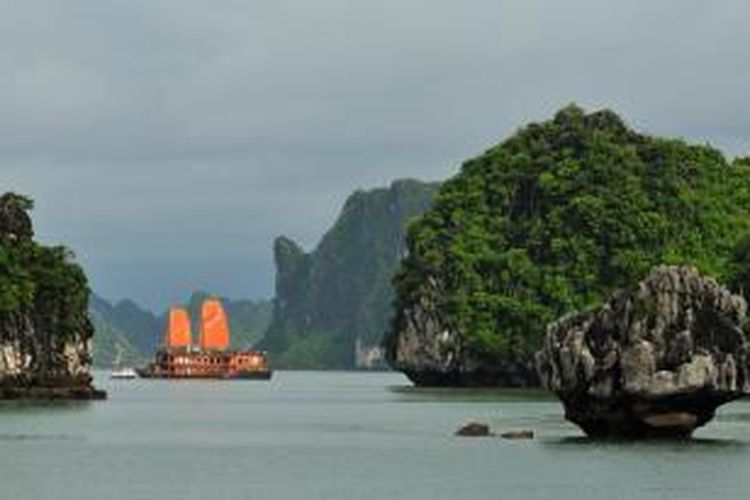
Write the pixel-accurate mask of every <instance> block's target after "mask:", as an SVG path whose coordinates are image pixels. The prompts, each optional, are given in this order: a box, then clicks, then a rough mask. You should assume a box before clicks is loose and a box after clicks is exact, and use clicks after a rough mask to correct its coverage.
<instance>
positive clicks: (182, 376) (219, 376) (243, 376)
mask: <svg viewBox="0 0 750 500" xmlns="http://www.w3.org/2000/svg"><path fill="white" fill-rule="evenodd" d="M136 373H138V376H139V377H140V378H147V379H172V380H271V377H272V376H273V372H272V371H270V370H269V371H258V372H237V373H215V374H214V373H211V374H209V373H168V372H163V371H160V370H154V369H151V368H148V367H147V368H138V369H137V370H136Z"/></svg>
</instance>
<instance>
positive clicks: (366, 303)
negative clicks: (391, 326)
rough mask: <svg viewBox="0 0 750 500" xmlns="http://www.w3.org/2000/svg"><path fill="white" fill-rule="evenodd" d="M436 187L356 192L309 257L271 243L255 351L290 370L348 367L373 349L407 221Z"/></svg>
mask: <svg viewBox="0 0 750 500" xmlns="http://www.w3.org/2000/svg"><path fill="white" fill-rule="evenodd" d="M438 188H439V185H438V184H436V183H425V182H419V181H416V180H410V179H405V180H398V181H394V182H393V183H392V184H391V185H390V186H389V187H387V188H378V189H373V190H369V191H357V192H355V193H354V194H352V195H351V196H349V198H348V199H347V200H346V203H345V204H344V207H343V208H342V210H341V213H340V215H339V217H338V218H337V220H336V222H335V224H334V225H333V227H331V229H330V230H328V231H327V232H326V234H325V235H324V236H323V238H322V239H321V241H320V243H319V244H318V245H317V246H316V247H315V249H314V250H313V251H312V252H309V253H308V252H305V251H304V250H303V249H302V248H301V247H300V246H299V245H297V244H296V243H295V242H294V241H293V240H291V239H289V238H285V237H279V238H278V239H277V240H276V241H275V243H274V260H275V262H276V296H275V298H274V304H273V315H272V319H271V324H270V326H269V328H268V331H267V333H266V336H265V338H264V340H263V341H262V343H261V345H260V347H261V348H263V349H266V350H267V351H268V352H269V354H270V356H271V360H272V362H273V364H274V365H275V366H277V367H290V368H326V369H331V368H336V369H353V368H355V367H356V357H355V353H356V346H357V344H359V345H360V347H365V348H373V347H374V346H379V345H380V343H381V339H382V336H383V332H384V331H385V330H386V329H387V327H388V321H389V320H390V318H391V317H392V316H393V307H392V302H393V296H394V290H393V287H392V285H391V278H392V276H393V273H394V271H395V270H396V268H397V267H398V264H399V261H400V260H401V259H402V258H403V256H404V253H405V252H406V248H405V242H404V239H405V233H406V226H407V224H408V222H409V221H410V220H411V219H412V218H414V217H416V216H419V215H421V214H422V213H424V211H425V210H427V209H428V208H429V207H430V206H431V205H432V202H433V200H434V197H435V194H436V193H437V190H438Z"/></svg>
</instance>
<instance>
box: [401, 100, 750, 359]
mask: <svg viewBox="0 0 750 500" xmlns="http://www.w3.org/2000/svg"><path fill="white" fill-rule="evenodd" d="M749 168H750V164H748V162H744V161H737V162H735V164H734V165H730V164H729V163H727V161H726V160H725V158H724V157H723V156H722V154H721V153H720V152H718V151H716V150H715V149H712V148H710V147H707V146H695V145H690V144H687V143H685V142H683V141H681V140H668V139H660V138H655V137H649V136H645V135H641V134H638V133H635V132H633V131H632V130H630V129H628V128H627V127H626V126H625V124H624V123H623V122H622V120H621V119H620V118H619V117H618V116H617V115H616V114H614V113H612V112H610V111H601V112H597V113H592V114H586V113H584V111H583V110H581V109H580V108H578V107H576V106H570V107H567V108H565V109H563V110H561V111H560V112H559V113H558V114H557V115H556V116H555V118H554V119H553V120H551V121H547V122H544V123H535V124H531V125H529V126H527V127H526V128H524V129H522V130H520V131H519V132H518V133H517V134H516V135H514V136H513V137H511V138H510V139H508V140H506V141H505V142H503V143H502V144H500V145H498V146H496V147H494V148H492V149H491V150H489V151H487V152H486V153H485V154H483V155H481V156H479V157H478V158H475V159H473V160H470V161H468V162H466V163H465V164H464V165H463V167H462V170H461V173H460V174H459V175H457V176H456V177H454V178H453V179H451V180H450V181H448V182H446V183H445V184H444V185H443V187H442V189H441V190H440V193H439V195H438V197H437V201H436V203H435V205H434V207H433V209H431V210H430V211H428V212H427V213H426V214H425V215H424V217H422V218H421V219H420V220H419V221H418V222H417V223H415V224H413V225H412V226H411V227H410V229H409V233H408V248H409V255H408V257H407V258H406V259H405V260H404V262H403V265H402V267H401V269H400V271H399V273H398V275H397V277H396V279H395V284H396V286H397V290H398V297H397V308H398V310H399V312H402V311H403V310H404V308H407V307H409V306H410V305H412V304H414V303H415V302H416V301H417V300H418V299H419V298H420V297H421V296H422V294H423V293H424V289H425V288H424V287H423V284H424V283H425V281H426V279H427V278H428V277H434V278H436V279H437V280H438V281H439V283H440V286H441V289H442V292H443V293H442V295H441V296H440V297H438V298H437V299H436V300H437V301H438V304H437V306H438V310H439V311H440V312H441V317H443V318H444V320H445V321H446V322H447V323H448V325H449V326H450V327H451V328H453V329H455V330H457V331H458V332H460V333H461V336H462V339H463V348H464V349H468V350H469V351H470V352H471V353H472V354H475V355H479V356H480V357H481V356H485V357H488V358H490V359H499V358H502V357H508V356H511V357H514V356H521V357H523V356H525V355H528V354H529V353H531V352H532V351H534V350H536V349H537V348H538V347H539V345H540V339H541V336H542V334H543V332H544V327H545V325H546V324H547V323H548V322H549V321H551V320H553V319H555V318H557V317H559V316H560V315H562V314H564V313H566V312H570V311H574V310H577V309H581V308H584V307H587V306H590V305H592V304H595V303H597V302H599V301H601V300H602V298H603V297H605V296H606V294H607V293H608V292H610V291H612V290H614V289H616V288H619V287H623V286H626V285H629V284H632V283H634V282H636V281H637V280H638V279H640V278H642V277H643V276H645V275H646V273H647V272H648V270H649V269H650V268H651V267H652V266H654V265H657V264H691V265H695V266H696V267H698V269H699V270H700V271H701V272H703V273H707V274H709V275H713V276H715V277H719V278H725V277H726V276H727V275H728V271H729V270H728V258H729V256H730V255H731V250H732V248H733V245H734V244H735V242H736V240H737V239H738V236H739V235H742V234H745V233H746V232H747V231H748V229H749V226H750V213H749V211H750V174H749ZM745 257H747V256H745ZM748 274H749V275H750V273H748ZM402 320H403V316H402V315H399V317H398V318H397V319H396V321H395V323H394V328H393V331H392V332H391V335H397V334H398V330H399V328H400V327H401V326H400V321H402ZM391 345H392V344H391Z"/></svg>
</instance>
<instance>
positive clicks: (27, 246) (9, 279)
mask: <svg viewBox="0 0 750 500" xmlns="http://www.w3.org/2000/svg"><path fill="white" fill-rule="evenodd" d="M32 207H33V204H32V202H31V200H30V199H28V198H25V197H23V196H18V195H15V194H12V193H9V194H6V195H4V196H2V197H0V399H15V398H45V399H99V398H104V397H105V396H106V395H105V393H104V392H102V391H98V390H96V389H94V387H93V386H92V384H91V380H92V379H91V375H90V374H89V370H90V367H91V356H90V354H89V348H90V346H89V344H90V341H91V337H92V335H93V327H92V325H91V322H90V321H89V318H88V316H87V314H86V304H87V302H88V295H89V289H88V286H87V282H86V276H85V275H84V273H83V270H82V269H81V268H80V267H79V266H78V265H77V264H75V263H73V262H72V254H71V253H70V252H69V251H68V250H66V249H65V248H63V247H46V246H42V245H39V244H38V243H36V242H35V241H33V239H32V237H33V230H32V226H31V219H30V217H29V216H28V211H29V210H31V208H32Z"/></svg>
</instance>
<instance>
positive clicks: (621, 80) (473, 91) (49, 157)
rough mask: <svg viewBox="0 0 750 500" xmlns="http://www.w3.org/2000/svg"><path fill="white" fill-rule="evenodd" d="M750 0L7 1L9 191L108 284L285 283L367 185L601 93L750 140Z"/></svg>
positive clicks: (0, 67)
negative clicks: (279, 250) (278, 252)
mask: <svg viewBox="0 0 750 500" xmlns="http://www.w3.org/2000/svg"><path fill="white" fill-rule="evenodd" d="M748 26H750V4H748V3H747V2H745V1H740V0H737V1H721V0H717V1H714V2H707V1H703V0H701V1H691V0H667V1H665V0H660V1H658V2H657V1H654V0H648V1H645V0H638V1H627V2H624V1H622V0H617V1H604V0H568V1H564V2H563V1H559V0H548V1H535V0H487V1H471V0H464V1H457V0H451V1H443V0H378V1H367V2H364V1H358V0H315V1H311V0H297V1H287V0H262V1H252V0H238V1H221V0H215V1H211V2H208V1H205V0H201V1H191V0H175V1H166V0H143V1H141V0H112V1H102V0H91V1H76V0H67V1H64V2H60V1H34V0H25V1H24V2H17V1H12V0H5V1H0V75H1V76H0V191H6V190H11V189H12V190H15V191H19V192H22V193H26V194H28V195H31V196H32V197H33V198H34V199H35V200H36V209H35V213H34V217H35V223H36V228H37V234H38V236H39V237H40V239H42V240H44V241H45V242H63V243H65V244H66V245H68V246H70V247H72V248H73V250H74V251H75V252H76V254H77V256H78V259H79V260H80V261H81V262H82V263H83V264H84V265H85V267H86V269H87V271H88V274H89V277H90V280H91V283H92V286H93V288H94V289H95V290H96V291H97V292H98V293H100V294H102V295H104V296H105V297H107V298H110V299H119V298H122V297H130V298H133V299H135V300H136V301H138V302H140V303H142V304H144V305H146V306H149V307H152V308H162V307H164V306H166V305H168V304H169V303H171V302H175V301H181V300H184V299H185V298H186V296H187V295H188V293H189V292H190V291H191V290H194V289H197V288H202V289H207V290H210V291H213V292H217V293H222V294H225V295H228V296H231V297H237V298H239V297H248V298H259V297H270V296H271V295H272V290H273V274H274V272H273V260H272V253H271V245H272V241H273V238H274V237H275V236H277V235H279V234H286V235H288V236H291V237H293V238H295V239H297V240H298V241H299V242H301V243H302V244H303V246H305V247H306V248H308V249H309V248H311V247H312V246H314V244H315V243H316V242H317V240H318V239H319V238H320V236H321V235H322V233H323V232H324V231H325V230H326V229H327V228H328V227H329V226H330V225H331V223H332V222H333V220H334V219H335V216H336V214H337V212H338V210H339V208H340V206H341V204H342V203H343V201H344V200H345V198H346V196H347V195H348V194H349V193H350V192H351V191H353V190H355V189H357V188H372V187H377V186H383V185H386V184H388V183H389V182H390V181H391V180H393V179H396V178H401V177H416V178H421V179H425V180H435V179H444V178H446V177H448V176H450V175H452V174H454V173H455V172H456V171H457V169H458V166H459V165H460V162H461V161H462V160H463V159H466V158H468V157H471V156H474V155H476V154H478V153H480V152H482V151H483V150H485V149H487V148H488V147H490V146H491V145H493V144H494V143H496V142H497V141H498V140H500V139H502V138H503V137H506V136H507V135H509V134H510V133H512V132H513V131H514V130H515V129H516V128H517V127H518V126H520V125H522V124H524V123H526V122H528V121H529V120H539V119H544V118H547V117H549V116H550V115H551V114H552V113H553V112H554V111H555V110H556V109H557V108H559V107H561V106H563V105H565V104H567V103H570V102H573V101H575V102H578V103H580V104H582V105H584V106H585V107H588V108H600V107H610V108H613V109H615V110H616V111H618V112H619V113H620V114H622V115H623V116H624V117H625V118H626V119H627V120H628V121H629V122H630V123H631V124H633V125H634V126H636V127H638V128H639V129H641V130H644V131H647V132H650V133H658V134H663V135H669V136H684V137H687V138H690V139H691V140H695V141H697V142H700V143H706V142H708V143H711V144H713V145H716V146H718V147H720V148H722V149H723V150H724V151H725V152H726V153H727V155H729V156H733V155H745V154H750V140H749V136H750V90H749V89H750V51H749V50H750V29H748Z"/></svg>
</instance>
